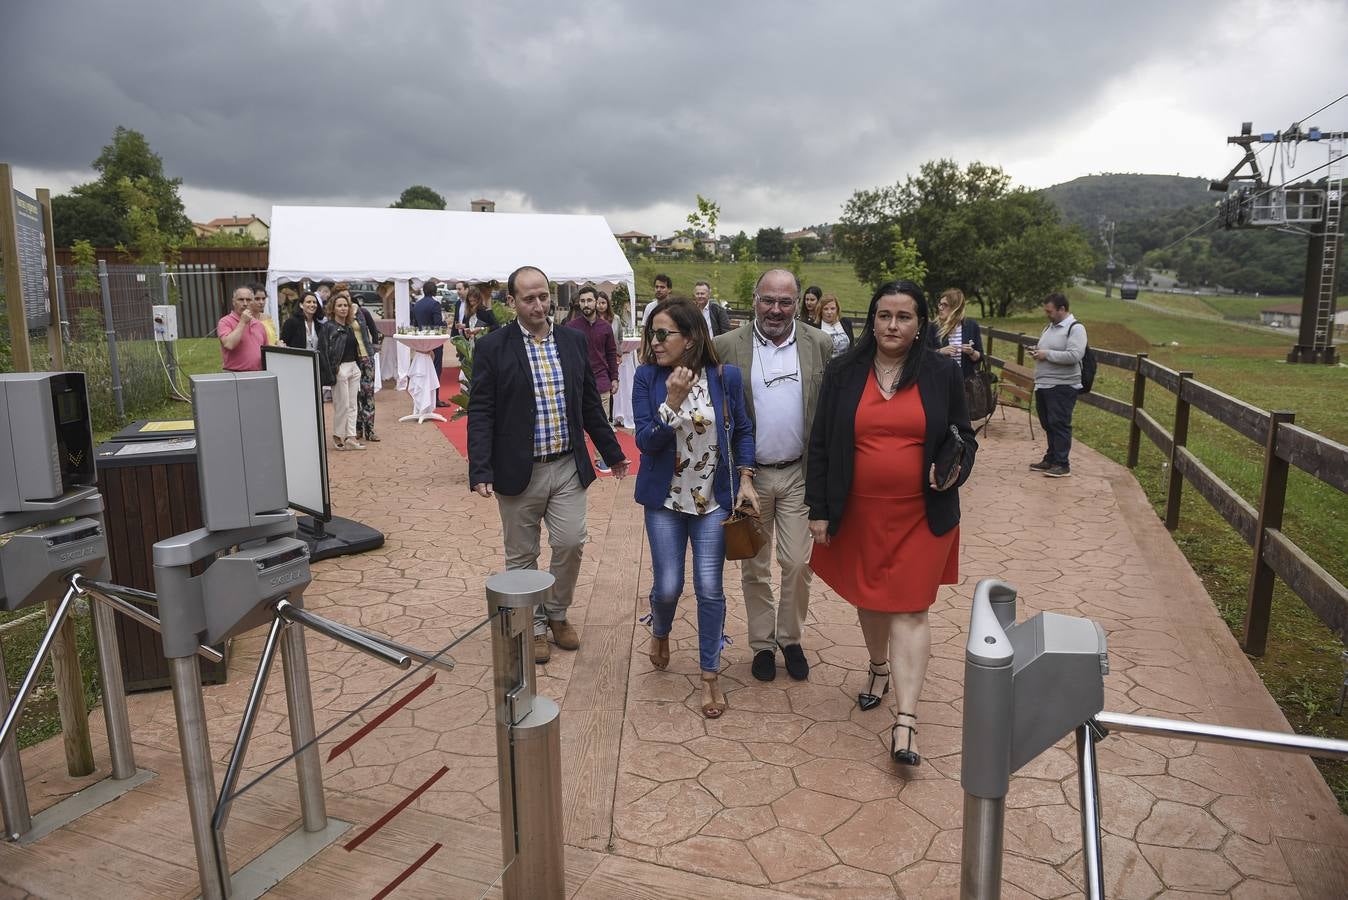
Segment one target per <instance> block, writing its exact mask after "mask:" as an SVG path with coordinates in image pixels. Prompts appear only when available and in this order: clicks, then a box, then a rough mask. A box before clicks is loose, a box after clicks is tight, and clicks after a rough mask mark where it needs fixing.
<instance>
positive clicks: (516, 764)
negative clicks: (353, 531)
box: [487, 569, 566, 900]
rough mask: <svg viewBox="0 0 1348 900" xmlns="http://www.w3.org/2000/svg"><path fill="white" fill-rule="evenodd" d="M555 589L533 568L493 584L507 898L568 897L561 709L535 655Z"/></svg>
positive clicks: (549, 577) (490, 596)
mask: <svg viewBox="0 0 1348 900" xmlns="http://www.w3.org/2000/svg"><path fill="white" fill-rule="evenodd" d="M553 583H554V578H553V577H552V575H550V574H549V573H547V572H538V571H535V570H532V569H518V570H514V571H508V572H502V573H499V574H497V575H493V576H492V577H491V578H489V579H488V580H487V611H488V614H489V615H490V616H491V618H492V620H493V621H492V623H491V634H492V663H493V668H494V670H495V690H494V692H493V693H494V699H495V702H496V751H497V765H498V767H499V775H500V777H499V779H498V786H499V790H500V797H501V850H502V860H503V862H504V863H505V866H506V869H505V874H504V876H503V878H502V887H503V889H504V896H505V897H506V900H533V898H542V900H561V898H563V897H564V896H565V895H566V864H565V858H564V852H563V833H564V832H563V827H562V821H563V820H562V763H561V759H562V720H561V710H560V709H559V708H558V706H557V704H556V703H554V702H553V701H552V700H550V699H548V698H547V697H539V696H538V695H537V672H536V670H535V665H534V657H533V609H534V607H535V606H536V605H538V604H539V603H542V602H544V601H545V600H546V599H547V598H548V596H549V595H550V594H551V592H552V586H553Z"/></svg>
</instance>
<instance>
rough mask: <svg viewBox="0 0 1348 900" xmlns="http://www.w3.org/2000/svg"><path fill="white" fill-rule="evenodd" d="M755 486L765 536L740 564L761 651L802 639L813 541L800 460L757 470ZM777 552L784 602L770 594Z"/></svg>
mask: <svg viewBox="0 0 1348 900" xmlns="http://www.w3.org/2000/svg"><path fill="white" fill-rule="evenodd" d="M754 488H755V489H756V490H757V491H758V502H759V506H760V508H761V511H762V520H761V522H762V528H763V536H764V537H765V538H767V541H766V542H765V543H764V544H763V549H762V550H759V551H758V555H757V556H755V557H754V558H753V559H746V560H744V562H742V563H741V564H740V576H741V583H742V584H743V585H744V607H745V612H746V613H747V615H748V619H749V649H750V650H752V651H753V652H754V653H758V652H759V651H760V650H771V649H773V648H774V647H777V646H779V645H780V646H783V647H785V646H788V645H790V644H799V643H800V632H801V628H802V627H803V626H804V624H805V614H806V613H807V612H808V611H809V608H810V576H811V572H810V551H811V549H812V547H813V544H814V541H813V540H812V539H811V538H810V514H809V510H808V509H807V508H806V506H805V473H804V472H803V470H802V468H801V465H800V464H799V463H797V464H796V465H794V466H791V467H789V468H786V469H759V470H758V472H757V473H756V474H755V475H754ZM774 537H775V538H776V540H775V541H774ZM774 551H775V552H776V554H777V565H778V566H780V567H781V570H782V586H781V601H780V602H776V601H774V600H773V597H772V571H771V566H772V554H773V552H774Z"/></svg>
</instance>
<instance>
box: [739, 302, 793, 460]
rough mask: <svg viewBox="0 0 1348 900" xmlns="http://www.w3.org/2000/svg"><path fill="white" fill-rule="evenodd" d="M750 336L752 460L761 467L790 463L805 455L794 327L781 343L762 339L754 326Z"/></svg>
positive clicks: (756, 326)
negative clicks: (752, 356)
mask: <svg viewBox="0 0 1348 900" xmlns="http://www.w3.org/2000/svg"><path fill="white" fill-rule="evenodd" d="M753 329H754V332H753V335H752V336H751V337H750V341H751V342H752V344H753V351H754V362H753V367H752V372H751V373H750V377H751V378H752V379H753V381H752V383H751V385H750V388H749V389H750V390H751V391H753V397H754V458H755V459H756V460H757V461H758V462H760V463H764V464H771V463H783V462H790V461H792V460H795V459H799V458H800V457H801V456H803V455H804V454H805V395H804V393H803V389H802V387H801V375H800V353H799V351H798V350H797V348H796V326H795V323H792V325H791V333H790V334H789V335H787V337H786V340H784V341H782V343H781V344H780V345H779V344H774V343H773V342H772V341H770V340H768V339H767V338H765V337H763V335H762V334H761V333H760V332H759V330H758V325H757V324H755V325H754V326H753Z"/></svg>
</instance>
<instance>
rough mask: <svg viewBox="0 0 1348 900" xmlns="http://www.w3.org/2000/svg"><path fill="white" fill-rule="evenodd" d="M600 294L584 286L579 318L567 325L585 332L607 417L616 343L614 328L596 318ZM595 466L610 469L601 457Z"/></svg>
mask: <svg viewBox="0 0 1348 900" xmlns="http://www.w3.org/2000/svg"><path fill="white" fill-rule="evenodd" d="M598 302H599V291H598V289H597V288H596V287H595V286H594V285H592V284H587V285H585V286H584V287H583V288H581V289H580V293H578V294H576V299H575V304H576V308H577V309H578V310H580V315H578V316H572V317H571V321H569V322H567V323H566V324H567V325H569V326H571V327H572V328H574V329H576V330H577V331H581V332H584V334H585V337H586V339H587V340H588V341H589V345H590V371H592V372H594V383H595V387H597V388H599V396H601V397H602V396H604V395H605V394H607V395H608V398H609V401H608V402H609V415H610V416H612V414H613V395H614V394H616V393H618V343H617V341H616V340H614V338H613V326H612V325H610V324H609V323H608V322H606V321H604V320H603V319H601V318H599V308H598V306H597V304H598ZM594 467H595V468H596V469H598V470H599V471H600V472H607V471H608V470H609V468H608V463H606V462H604V457H603V456H600V455H598V454H596V455H595V459H594Z"/></svg>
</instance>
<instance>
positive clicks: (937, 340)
mask: <svg viewBox="0 0 1348 900" xmlns="http://www.w3.org/2000/svg"><path fill="white" fill-rule="evenodd" d="M961 327H962V328H963V331H962V333H961V336H962V337H963V339H964V343H966V344H973V346H974V349H975V350H977V351H978V356H979V358H980V360H981V359H982V356H983V332H982V329H980V328H979V327H978V323H977V322H975V321H974V320H973V319H971V318H969V317H968V316H965V317H964V322H963V324H962V325H961ZM927 333H928V334H929V335H931V345H932V346H933V347H938V348H939V347H946V346H949V345H950V338H948V337H944V338H943V337H941V336H940V334H941V331H940V328H939V327H937V326H935V325H933V327H932V328H931V329H930V330H929V331H928V332H927ZM960 371H961V374H962V375H963V377H965V378H968V377H969V376H970V375H973V374H975V373H977V372H978V363H977V362H974V361H973V360H972V359H970V358H969V356H968V354H965V353H961V354H960Z"/></svg>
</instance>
